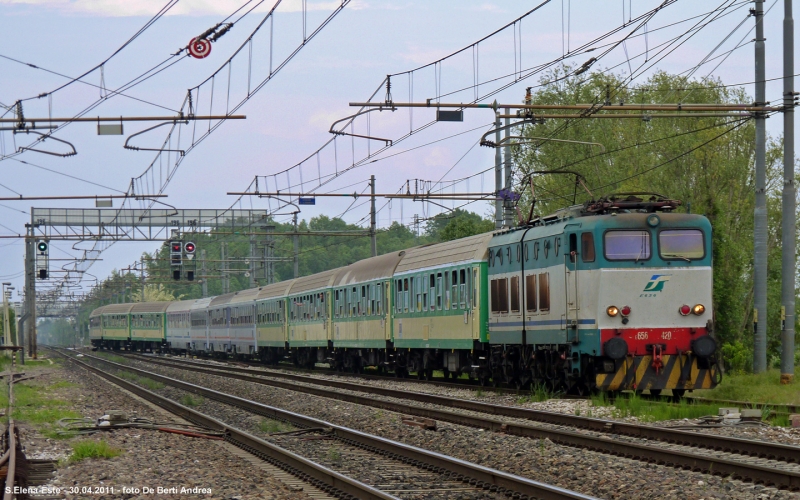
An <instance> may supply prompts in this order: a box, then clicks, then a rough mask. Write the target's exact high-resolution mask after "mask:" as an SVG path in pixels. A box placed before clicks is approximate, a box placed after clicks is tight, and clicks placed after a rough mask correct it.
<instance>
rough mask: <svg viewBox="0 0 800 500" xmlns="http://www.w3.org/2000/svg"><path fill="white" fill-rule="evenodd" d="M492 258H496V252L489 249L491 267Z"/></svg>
mask: <svg viewBox="0 0 800 500" xmlns="http://www.w3.org/2000/svg"><path fill="white" fill-rule="evenodd" d="M492 260H494V252H493V251H492V250H489V267H492Z"/></svg>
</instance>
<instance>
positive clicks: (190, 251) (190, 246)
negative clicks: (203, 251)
mask: <svg viewBox="0 0 800 500" xmlns="http://www.w3.org/2000/svg"><path fill="white" fill-rule="evenodd" d="M183 249H184V250H185V251H186V258H187V259H188V260H192V259H193V258H194V251H195V250H197V247H196V246H195V244H194V243H192V242H191V241H187V242H186V244H185V245H183Z"/></svg>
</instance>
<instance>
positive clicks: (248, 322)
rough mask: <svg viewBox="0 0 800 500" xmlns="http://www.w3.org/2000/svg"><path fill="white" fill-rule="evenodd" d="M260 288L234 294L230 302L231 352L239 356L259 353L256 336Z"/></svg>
mask: <svg viewBox="0 0 800 500" xmlns="http://www.w3.org/2000/svg"><path fill="white" fill-rule="evenodd" d="M257 296H258V288H251V289H249V290H242V291H239V292H236V293H234V294H233V297H232V298H231V301H230V306H229V307H230V316H231V319H230V344H231V351H232V352H233V353H234V354H238V355H247V356H252V355H254V354H255V353H256V352H258V343H257V338H256V337H257V335H256V297H257Z"/></svg>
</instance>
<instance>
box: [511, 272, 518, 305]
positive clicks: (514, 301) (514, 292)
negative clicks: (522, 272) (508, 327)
mask: <svg viewBox="0 0 800 500" xmlns="http://www.w3.org/2000/svg"><path fill="white" fill-rule="evenodd" d="M511 312H519V276H512V277H511Z"/></svg>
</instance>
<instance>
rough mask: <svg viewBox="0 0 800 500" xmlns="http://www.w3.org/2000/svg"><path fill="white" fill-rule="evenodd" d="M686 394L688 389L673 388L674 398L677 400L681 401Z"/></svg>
mask: <svg viewBox="0 0 800 500" xmlns="http://www.w3.org/2000/svg"><path fill="white" fill-rule="evenodd" d="M684 394H686V389H672V399H674V400H675V401H676V402H677V401H680V400H681V399H682V398H683V395H684Z"/></svg>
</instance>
